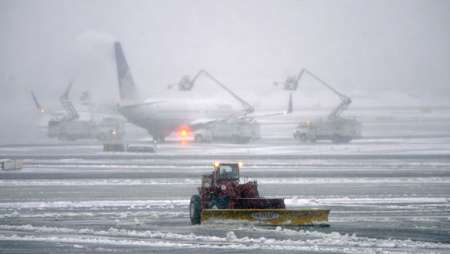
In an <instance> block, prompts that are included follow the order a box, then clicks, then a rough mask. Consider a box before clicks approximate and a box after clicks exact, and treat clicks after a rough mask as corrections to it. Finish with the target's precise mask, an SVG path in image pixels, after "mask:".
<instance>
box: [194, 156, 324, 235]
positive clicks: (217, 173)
mask: <svg viewBox="0 0 450 254" xmlns="http://www.w3.org/2000/svg"><path fill="white" fill-rule="evenodd" d="M240 165H241V164H240V163H220V162H214V167H213V172H212V173H211V174H209V175H203V177H202V183H201V186H200V187H199V188H198V194H195V195H193V196H192V197H191V201H190V205H189V214H190V220H191V223H192V224H193V225H195V224H201V223H209V222H219V223H220V222H226V221H247V222H250V223H254V224H261V225H294V226H295V225H324V224H325V225H326V224H327V222H328V215H329V212H330V211H329V210H328V209H314V208H305V209H286V205H285V203H284V199H282V198H264V197H261V196H260V195H259V193H258V184H257V182H256V181H248V182H245V183H241V182H240V178H239V171H240Z"/></svg>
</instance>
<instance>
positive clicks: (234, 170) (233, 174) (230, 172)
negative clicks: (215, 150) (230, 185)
mask: <svg viewBox="0 0 450 254" xmlns="http://www.w3.org/2000/svg"><path fill="white" fill-rule="evenodd" d="M219 178H220V179H239V169H238V165H237V164H221V165H220V166H219Z"/></svg>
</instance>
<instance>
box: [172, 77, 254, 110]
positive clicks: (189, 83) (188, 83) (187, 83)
mask: <svg viewBox="0 0 450 254" xmlns="http://www.w3.org/2000/svg"><path fill="white" fill-rule="evenodd" d="M201 76H206V77H207V78H209V79H211V80H212V81H214V83H216V84H217V85H218V86H220V87H221V88H222V89H224V90H225V91H226V92H227V93H229V94H230V95H231V96H232V97H233V98H234V99H236V100H237V101H239V103H241V105H242V106H243V107H244V110H245V114H250V113H253V112H254V111H255V108H254V107H253V106H252V105H250V104H249V103H248V102H246V101H245V100H244V99H242V98H241V97H239V96H238V95H237V94H236V93H234V92H233V91H231V89H229V88H228V87H227V86H225V85H224V84H223V83H222V82H220V81H219V80H217V79H216V78H215V77H214V76H213V75H211V74H210V73H209V72H207V71H205V70H200V71H199V72H197V74H195V76H194V77H193V78H192V79H189V77H187V76H185V77H183V79H182V80H181V81H180V83H178V87H179V88H180V89H181V90H190V89H191V88H192V87H193V86H194V84H195V82H196V81H197V80H198V79H199V78H200V77H201ZM169 88H171V86H169Z"/></svg>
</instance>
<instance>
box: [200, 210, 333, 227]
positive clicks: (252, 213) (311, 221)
mask: <svg viewBox="0 0 450 254" xmlns="http://www.w3.org/2000/svg"><path fill="white" fill-rule="evenodd" d="M329 213H330V210H327V209H295V210H294V209H205V210H203V211H202V213H201V221H202V223H209V222H219V223H220V222H226V221H236V222H238V221H249V222H252V223H255V224H266V225H318V224H327V222H328V215H329Z"/></svg>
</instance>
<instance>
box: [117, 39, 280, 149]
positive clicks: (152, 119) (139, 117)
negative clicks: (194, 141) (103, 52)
mask: <svg viewBox="0 0 450 254" xmlns="http://www.w3.org/2000/svg"><path fill="white" fill-rule="evenodd" d="M114 50H115V60H116V66H117V75H118V83H119V94H120V104H119V111H120V112H121V113H122V114H123V115H124V116H125V118H127V119H128V121H130V122H131V123H133V124H135V125H137V126H140V127H142V128H144V129H146V130H147V131H148V133H149V134H150V135H152V137H153V138H154V139H155V140H157V141H160V142H162V141H164V140H165V137H167V136H169V135H170V134H171V133H172V132H174V131H177V132H178V133H179V135H180V136H186V135H190V133H189V132H191V131H195V130H196V129H202V128H210V127H209V126H212V125H214V124H215V123H218V122H221V123H223V124H230V122H231V124H230V126H233V128H234V129H236V128H235V126H236V124H235V123H236V121H241V122H242V120H243V119H248V121H245V124H244V125H242V126H244V127H245V128H247V129H248V126H250V125H252V124H253V122H254V119H253V117H254V115H252V113H253V112H254V108H253V106H251V105H250V104H249V103H247V102H246V101H245V100H243V99H242V98H240V97H239V96H238V95H237V94H235V93H234V92H233V91H231V90H230V89H229V88H227V87H226V86H225V85H224V84H222V83H221V82H219V81H218V80H217V79H216V78H215V77H213V76H212V75H211V74H209V73H208V72H206V71H203V70H202V71H200V72H198V73H197V75H195V76H194V78H193V79H189V78H186V77H184V78H183V79H182V80H181V82H180V83H178V84H177V85H178V88H179V89H180V90H190V89H191V88H192V87H193V86H194V83H195V82H196V80H197V79H198V78H199V77H206V78H209V79H211V80H212V81H214V82H215V83H216V84H217V85H218V86H220V87H221V88H222V89H224V90H225V91H226V92H227V93H229V94H230V95H231V96H232V97H233V98H234V99H236V100H237V101H238V102H239V103H240V104H241V105H242V107H241V108H238V109H236V108H233V107H232V105H230V104H224V103H220V102H218V101H215V100H209V101H208V100H198V99H192V98H189V96H186V97H184V98H176V99H170V98H156V97H153V98H148V99H142V98H141V96H140V95H139V94H138V92H137V89H136V85H135V83H134V81H133V77H132V75H131V72H130V68H129V66H128V63H127V61H126V59H125V56H124V53H123V50H122V46H121V44H120V43H119V42H116V43H115V44H114ZM278 114H280V113H278ZM233 119H236V121H233ZM258 128H259V127H258ZM258 130H259V129H258ZM257 132H258V134H256V135H259V131H257ZM202 133H204V132H202ZM229 133H230V134H229V135H230V138H234V137H235V136H236V135H239V134H240V133H241V131H240V129H239V127H238V128H237V130H236V133H233V132H229ZM202 135H203V134H202ZM231 136H233V137H231ZM244 139H245V140H246V141H249V140H251V139H252V137H248V136H246V137H244ZM201 140H205V139H204V137H202V139H201ZM241 141H242V140H241Z"/></svg>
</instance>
